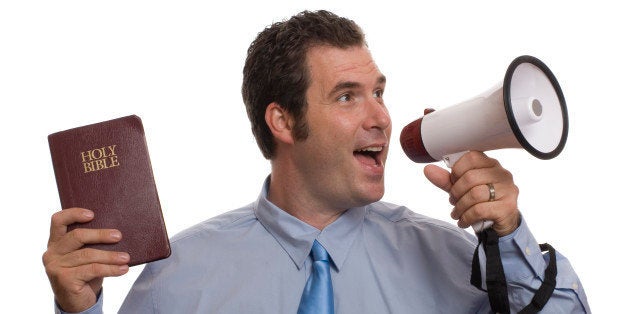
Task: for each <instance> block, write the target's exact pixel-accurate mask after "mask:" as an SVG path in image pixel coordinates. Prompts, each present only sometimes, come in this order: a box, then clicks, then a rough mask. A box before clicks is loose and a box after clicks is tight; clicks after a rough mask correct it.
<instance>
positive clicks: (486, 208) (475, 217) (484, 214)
mask: <svg viewBox="0 0 628 314" xmlns="http://www.w3.org/2000/svg"><path fill="white" fill-rule="evenodd" d="M498 207H499V204H498V202H490V203H489V202H484V203H478V204H476V205H474V206H471V207H470V208H467V209H466V210H465V211H464V212H463V213H462V214H461V215H460V216H459V218H458V227H460V228H468V227H469V226H471V225H473V224H474V223H476V222H480V221H484V220H493V219H492V218H490V217H492V215H491V214H492V213H493V211H494V210H495V209H496V208H498Z"/></svg>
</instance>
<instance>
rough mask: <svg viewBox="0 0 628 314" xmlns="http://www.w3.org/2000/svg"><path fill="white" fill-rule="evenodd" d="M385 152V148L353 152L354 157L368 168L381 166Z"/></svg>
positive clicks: (373, 147)
mask: <svg viewBox="0 0 628 314" xmlns="http://www.w3.org/2000/svg"><path fill="white" fill-rule="evenodd" d="M383 150H384V147H383V146H369V147H364V148H360V149H358V150H355V151H353V156H355V158H357V159H358V161H360V162H361V163H363V164H365V165H367V166H381V165H382V158H381V155H382V151H383Z"/></svg>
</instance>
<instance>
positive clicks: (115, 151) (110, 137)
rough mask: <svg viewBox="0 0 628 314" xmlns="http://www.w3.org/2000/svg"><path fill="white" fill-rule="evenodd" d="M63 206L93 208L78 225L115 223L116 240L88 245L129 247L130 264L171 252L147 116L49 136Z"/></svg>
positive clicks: (108, 225)
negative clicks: (150, 149)
mask: <svg viewBox="0 0 628 314" xmlns="http://www.w3.org/2000/svg"><path fill="white" fill-rule="evenodd" d="M48 144H49V145H50V154H51V157H52V166H53V168H54V173H55V178H56V181H57V188H58V190H59V198H60V199H61V208H64V209H65V208H71V207H82V208H87V209H90V210H92V211H94V214H95V215H94V219H93V220H92V221H90V222H88V223H84V224H74V225H72V226H70V229H74V228H96V229H100V228H113V229H118V230H120V232H122V240H121V241H120V242H119V243H116V244H96V245H88V246H90V247H93V248H97V249H101V250H108V251H121V252H128V253H129V255H130V256H131V261H130V263H129V265H130V266H133V265H138V264H143V263H147V262H150V261H154V260H158V259H162V258H166V257H168V256H169V255H170V242H169V241H168V234H167V232H166V226H165V223H164V219H163V215H162V212H161V205H160V203H159V196H158V195H157V188H156V186H155V179H154V177H153V170H152V167H151V164H150V158H149V155H148V147H147V145H146V138H145V135H144V127H143V126H142V121H141V120H140V118H139V117H137V116H134V115H133V116H128V117H123V118H118V119H114V120H110V121H105V122H100V123H96V124H91V125H86V126H82V127H78V128H74V129H70V130H66V131H61V132H57V133H53V134H50V135H49V136H48Z"/></svg>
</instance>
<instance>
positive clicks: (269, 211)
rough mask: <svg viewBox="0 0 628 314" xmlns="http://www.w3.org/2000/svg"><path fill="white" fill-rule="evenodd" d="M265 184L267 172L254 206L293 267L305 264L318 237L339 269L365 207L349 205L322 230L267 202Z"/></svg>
mask: <svg viewBox="0 0 628 314" xmlns="http://www.w3.org/2000/svg"><path fill="white" fill-rule="evenodd" d="M269 184H270V176H269V177H268V178H267V179H266V181H265V182H264V186H263V188H262V192H261V193H260V195H259V197H258V199H257V202H256V203H255V209H254V210H255V216H256V217H257V219H258V220H259V221H260V223H261V224H262V225H263V226H264V228H266V230H268V232H269V233H270V234H271V235H272V236H273V237H274V238H275V239H276V240H277V242H279V244H280V245H281V247H282V248H283V249H284V250H285V251H286V253H288V255H289V256H290V258H291V259H292V261H293V262H294V264H295V265H296V266H297V268H299V269H301V267H303V266H304V265H305V259H306V258H308V255H309V254H310V250H311V249H312V244H313V243H314V240H318V242H320V243H321V244H322V245H323V247H324V248H325V250H327V252H328V253H329V256H330V257H331V259H332V261H333V263H334V265H335V266H336V268H337V269H338V270H339V271H340V269H341V268H342V265H343V264H344V261H345V259H346V258H347V255H348V254H349V250H350V249H351V245H352V244H353V242H354V240H355V237H356V236H357V235H358V234H359V233H360V232H361V230H362V224H363V222H364V217H365V215H366V208H365V207H356V208H350V209H348V210H346V211H345V212H344V213H343V214H342V215H341V216H340V217H338V219H336V221H334V222H333V223H331V224H330V225H328V226H327V227H325V228H324V229H323V230H318V229H316V228H314V227H312V226H310V225H308V224H307V223H305V222H303V221H301V220H299V219H297V218H296V217H294V216H292V215H290V214H288V213H287V212H285V211H284V210H282V209H281V208H279V207H277V206H276V205H275V204H273V203H271V202H270V201H269V200H268V198H267V195H268V186H269Z"/></svg>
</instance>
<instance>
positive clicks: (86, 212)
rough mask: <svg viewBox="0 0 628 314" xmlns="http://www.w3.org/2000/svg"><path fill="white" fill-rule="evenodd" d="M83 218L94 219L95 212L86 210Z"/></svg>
mask: <svg viewBox="0 0 628 314" xmlns="http://www.w3.org/2000/svg"><path fill="white" fill-rule="evenodd" d="M83 216H85V218H93V217H94V212H93V211H91V210H84V211H83Z"/></svg>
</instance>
